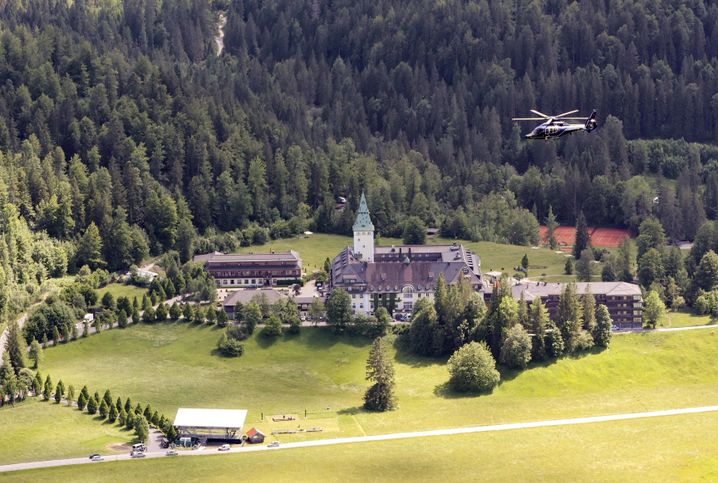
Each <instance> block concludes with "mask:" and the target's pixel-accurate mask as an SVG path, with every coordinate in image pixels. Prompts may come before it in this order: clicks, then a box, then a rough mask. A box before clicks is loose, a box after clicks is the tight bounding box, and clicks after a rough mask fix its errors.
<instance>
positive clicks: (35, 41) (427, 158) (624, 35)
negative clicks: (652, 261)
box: [0, 0, 718, 314]
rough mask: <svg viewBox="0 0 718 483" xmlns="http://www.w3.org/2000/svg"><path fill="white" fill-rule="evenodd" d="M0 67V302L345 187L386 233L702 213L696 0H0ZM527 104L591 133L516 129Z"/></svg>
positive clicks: (688, 225) (520, 234)
mask: <svg viewBox="0 0 718 483" xmlns="http://www.w3.org/2000/svg"><path fill="white" fill-rule="evenodd" d="M220 16H224V17H225V18H226V20H227V22H226V26H225V28H224V47H225V48H224V49H223V50H222V52H221V53H220V52H219V49H218V45H217V42H216V40H215V38H216V37H217V36H218V34H219V32H218V28H219V27H218V26H219V24H220V22H219V18H220ZM0 80H1V81H2V85H0V234H2V239H0V288H2V290H0V314H2V313H3V312H4V311H5V310H6V309H8V307H9V309H10V310H12V307H10V305H12V304H13V303H15V304H17V303H18V302H12V301H11V300H10V299H13V297H14V296H11V295H10V294H15V293H17V290H18V289H19V290H24V291H27V292H32V291H33V290H34V287H36V286H37V285H38V284H40V283H41V282H42V281H43V280H44V279H46V278H47V277H50V276H57V275H62V274H64V273H67V272H74V271H76V270H77V269H79V267H81V266H83V265H88V266H89V267H90V268H98V267H104V268H107V269H110V270H119V269H125V268H127V267H128V266H130V265H131V264H133V263H138V262H139V261H140V260H142V259H143V258H145V257H146V256H147V255H148V254H150V253H153V254H154V253H160V252H164V251H167V250H177V251H178V252H179V255H180V258H181V260H182V261H185V260H187V259H189V258H190V257H191V255H192V254H193V253H195V252H196V251H205V250H210V249H225V250H227V249H234V248H236V247H237V246H238V245H248V244H253V243H262V242H263V241H264V240H266V239H267V238H268V237H273V238H279V237H285V236H290V235H292V234H295V233H299V232H302V231H304V230H306V229H312V230H317V231H323V232H337V233H347V232H349V231H350V229H351V224H352V222H353V220H354V209H356V204H357V202H358V199H359V194H360V193H361V191H362V190H366V192H367V197H368V200H369V205H370V207H371V210H372V216H373V219H374V222H375V224H376V226H377V230H378V232H379V233H381V234H384V235H397V234H400V233H401V229H402V228H401V227H402V224H403V221H404V219H405V218H406V217H407V216H408V215H412V216H416V217H419V218H420V219H422V220H423V221H424V223H426V224H427V225H431V226H437V227H440V228H441V230H442V233H443V234H445V235H447V236H456V237H462V238H470V239H475V240H495V241H502V242H512V243H519V244H526V243H535V242H536V241H537V226H538V224H539V223H541V222H543V221H544V220H545V219H546V217H547V215H548V212H549V210H550V209H551V210H552V211H553V213H555V214H556V216H557V218H558V220H559V222H560V223H563V224H574V223H575V220H576V218H577V217H578V216H579V213H581V212H582V213H583V214H584V215H585V218H586V219H587V222H588V223H589V224H590V225H617V226H627V227H630V228H631V229H633V230H636V229H637V228H638V226H639V225H640V224H641V222H643V221H644V220H645V219H646V218H648V217H650V216H652V215H655V216H656V217H657V218H658V219H659V220H660V221H661V223H662V224H663V228H664V230H665V232H666V235H667V238H668V239H669V240H673V241H676V240H683V239H692V238H693V237H694V236H695V235H696V233H697V232H698V229H699V227H700V226H701V225H702V224H703V223H704V222H705V221H706V220H707V219H708V220H712V219H714V218H716V216H718V147H716V146H715V143H716V142H718V5H715V4H710V3H708V2H705V3H704V2H701V1H698V0H696V1H689V2H685V1H675V0H673V1H669V0H664V1H650V2H649V1H645V0H633V1H630V0H626V1H609V0H602V1H591V2H582V3H580V4H579V3H578V2H570V1H564V0H547V1H543V2H536V1H526V0H514V1H511V2H509V1H491V2H488V1H459V0H446V1H441V2H436V1H429V0H417V1H412V2H401V1H397V0H380V1H363V0H360V1H345V0H338V1H333V2H328V1H325V0H311V1H305V0H292V1H289V0H276V1H251V0H247V1H241V0H239V1H222V0H217V1H214V2H209V1H207V0H164V1H160V0H127V1H124V2H119V1H116V0H72V1H71V0H43V1H9V0H0ZM531 108H536V109H539V110H540V111H542V112H549V113H557V112H564V111H567V110H569V109H573V108H578V109H580V110H581V113H582V114H583V113H588V112H590V110H591V109H593V108H596V109H598V111H599V116H600V123H599V129H598V130H597V131H595V132H594V133H593V134H591V135H585V134H579V135H576V136H574V137H572V138H569V139H562V140H560V141H558V142H537V141H533V142H526V141H524V140H523V139H522V136H521V134H522V130H521V129H524V133H525V130H526V129H527V128H528V126H522V127H519V126H517V125H515V124H513V123H512V122H511V117H513V116H523V115H526V114H528V110H529V109H531ZM340 197H345V198H346V199H347V200H348V204H347V206H346V207H344V209H343V210H337V209H336V201H337V200H338V199H339V198H340ZM13 300H14V299H13Z"/></svg>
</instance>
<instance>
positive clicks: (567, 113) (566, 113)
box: [554, 109, 578, 118]
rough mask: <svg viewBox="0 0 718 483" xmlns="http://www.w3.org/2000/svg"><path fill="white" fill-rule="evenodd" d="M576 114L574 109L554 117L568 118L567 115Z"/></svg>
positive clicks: (576, 110)
mask: <svg viewBox="0 0 718 483" xmlns="http://www.w3.org/2000/svg"><path fill="white" fill-rule="evenodd" d="M577 112H578V109H574V110H573V111H568V112H564V113H563V114H559V115H558V116H554V117H555V118H559V117H563V116H568V115H569V114H575V113H577Z"/></svg>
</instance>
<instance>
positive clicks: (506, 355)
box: [501, 324, 531, 369]
mask: <svg viewBox="0 0 718 483" xmlns="http://www.w3.org/2000/svg"><path fill="white" fill-rule="evenodd" d="M530 360H531V338H530V337H529V334H528V333H527V332H526V329H524V328H523V327H522V326H521V325H519V324H517V325H515V326H513V327H511V328H510V329H509V331H508V333H507V334H506V339H504V343H503V344H501V363H502V364H504V365H505V366H508V367H511V368H514V369H525V368H526V365H527V364H528V362H529V361H530Z"/></svg>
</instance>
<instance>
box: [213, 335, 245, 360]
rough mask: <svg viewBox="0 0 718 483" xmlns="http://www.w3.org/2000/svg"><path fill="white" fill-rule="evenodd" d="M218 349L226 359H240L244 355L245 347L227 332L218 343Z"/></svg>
mask: <svg viewBox="0 0 718 483" xmlns="http://www.w3.org/2000/svg"><path fill="white" fill-rule="evenodd" d="M217 349H218V350H219V352H220V353H221V354H222V355H223V356H226V357H239V356H241V355H242V354H244V346H243V345H242V344H241V343H240V342H239V341H238V340H237V339H234V338H232V337H229V336H228V335H227V333H226V332H225V333H224V334H222V336H221V337H220V338H219V341H217Z"/></svg>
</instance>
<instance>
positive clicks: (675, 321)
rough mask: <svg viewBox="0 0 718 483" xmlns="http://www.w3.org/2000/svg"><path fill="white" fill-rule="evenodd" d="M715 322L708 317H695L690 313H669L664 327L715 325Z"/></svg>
mask: <svg viewBox="0 0 718 483" xmlns="http://www.w3.org/2000/svg"><path fill="white" fill-rule="evenodd" d="M713 324H715V320H713V319H711V318H710V316H708V315H695V314H692V313H690V312H684V311H680V312H668V313H667V314H666V319H665V320H664V322H663V325H662V327H693V326H696V325H713Z"/></svg>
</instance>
